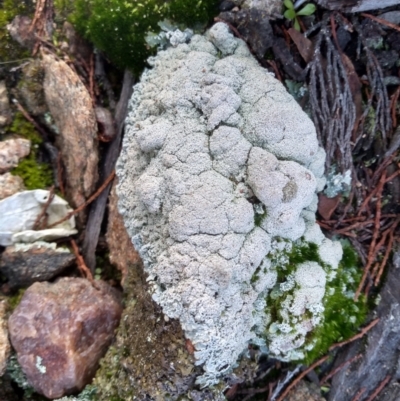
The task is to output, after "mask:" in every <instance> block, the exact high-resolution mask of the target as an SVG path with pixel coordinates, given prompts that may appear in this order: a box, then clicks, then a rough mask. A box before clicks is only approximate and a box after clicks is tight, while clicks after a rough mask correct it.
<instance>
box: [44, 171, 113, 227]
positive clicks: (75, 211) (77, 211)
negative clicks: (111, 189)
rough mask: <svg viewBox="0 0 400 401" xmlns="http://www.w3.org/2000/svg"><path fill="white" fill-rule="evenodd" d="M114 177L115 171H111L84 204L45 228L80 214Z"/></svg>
mask: <svg viewBox="0 0 400 401" xmlns="http://www.w3.org/2000/svg"><path fill="white" fill-rule="evenodd" d="M114 176H115V171H114V170H113V171H112V173H111V174H110V175H109V176H108V177H107V179H106V180H105V181H104V182H103V184H101V186H100V188H99V189H98V190H97V191H96V192H95V193H94V194H93V195H92V196H91V197H90V198H89V199H88V200H87V201H86V202H84V203H82V205H80V206H78V207H77V208H76V209H74V210H72V212H69V213H68V214H67V215H66V216H65V217H63V218H62V219H60V220H58V221H56V222H55V223H53V224H51V225H50V226H48V227H47V228H52V227H54V226H57V225H58V224H60V223H62V222H64V221H66V220H68V219H69V218H71V217H72V216H74V215H75V214H77V213H79V212H81V211H82V210H83V209H84V208H85V207H86V206H87V205H90V204H91V203H92V202H93V201H94V200H95V199H96V198H97V197H98V196H99V195H100V194H101V193H102V192H103V190H104V188H106V187H107V185H108V184H109V183H110V182H111V181H112V180H113V179H114Z"/></svg>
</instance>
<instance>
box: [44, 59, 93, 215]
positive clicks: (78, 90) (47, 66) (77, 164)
mask: <svg viewBox="0 0 400 401" xmlns="http://www.w3.org/2000/svg"><path fill="white" fill-rule="evenodd" d="M43 66H44V70H45V79H44V93H45V98H46V103H47V106H48V108H49V110H50V113H51V115H52V117H53V118H54V121H55V123H56V126H57V128H58V130H59V132H60V135H59V136H58V137H57V145H58V147H59V149H60V151H61V155H62V161H63V164H64V166H65V169H66V172H65V176H66V177H67V185H66V192H67V198H68V200H69V201H70V203H72V205H73V206H74V207H78V206H80V205H81V204H82V203H84V202H85V201H86V199H87V198H88V197H89V196H90V195H92V193H93V192H94V190H95V185H96V182H97V178H98V173H97V164H98V143H97V121H96V116H95V112H94V108H93V104H92V99H91V98H90V95H89V92H88V91H87V89H86V88H85V86H84V85H83V83H82V82H81V80H80V79H79V76H78V75H77V74H76V73H75V72H74V71H73V70H72V69H71V68H70V67H69V66H68V65H67V63H65V62H64V61H62V60H59V59H56V58H55V57H54V56H53V55H50V54H49V55H43ZM81 220H82V219H81Z"/></svg>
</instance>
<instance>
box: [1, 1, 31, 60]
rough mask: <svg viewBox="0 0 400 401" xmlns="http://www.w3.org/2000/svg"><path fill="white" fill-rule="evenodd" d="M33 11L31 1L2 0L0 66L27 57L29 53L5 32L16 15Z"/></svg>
mask: <svg viewBox="0 0 400 401" xmlns="http://www.w3.org/2000/svg"><path fill="white" fill-rule="evenodd" d="M33 11H34V5H33V3H32V2H31V1H21V0H3V1H1V2H0V64H1V62H7V61H13V60H18V59H22V58H26V57H29V56H30V54H29V51H27V50H25V49H23V48H22V47H21V46H20V45H19V44H18V43H17V42H15V41H13V40H12V38H11V36H10V34H9V33H8V30H7V28H6V27H7V24H9V23H10V22H11V21H12V20H13V19H14V17H15V16H17V15H29V14H32V13H33Z"/></svg>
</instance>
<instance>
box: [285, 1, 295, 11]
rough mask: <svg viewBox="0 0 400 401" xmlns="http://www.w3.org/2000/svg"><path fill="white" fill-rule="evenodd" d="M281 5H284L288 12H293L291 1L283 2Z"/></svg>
mask: <svg viewBox="0 0 400 401" xmlns="http://www.w3.org/2000/svg"><path fill="white" fill-rule="evenodd" d="M283 4H284V5H285V7H286V8H288V9H289V10H294V5H293V2H292V0H283Z"/></svg>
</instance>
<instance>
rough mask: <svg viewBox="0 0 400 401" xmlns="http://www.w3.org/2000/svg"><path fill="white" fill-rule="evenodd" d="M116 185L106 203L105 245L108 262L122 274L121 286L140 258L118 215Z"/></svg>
mask: <svg viewBox="0 0 400 401" xmlns="http://www.w3.org/2000/svg"><path fill="white" fill-rule="evenodd" d="M115 181H118V180H117V179H116V180H115ZM115 187H116V183H115V182H114V184H113V187H112V189H111V193H110V196H109V203H108V227H107V236H106V239H107V244H108V247H109V250H110V262H111V263H112V264H113V265H115V266H116V267H117V268H118V270H119V271H120V272H121V273H122V282H121V284H122V286H124V282H125V279H126V278H127V276H128V271H129V268H132V266H138V265H139V263H140V256H139V254H138V253H137V251H135V248H134V247H133V245H132V242H131V239H130V238H129V236H128V234H127V232H126V229H125V226H124V221H123V219H122V217H121V215H120V214H119V213H118V208H117V199H118V198H117V194H116V193H115Z"/></svg>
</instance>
